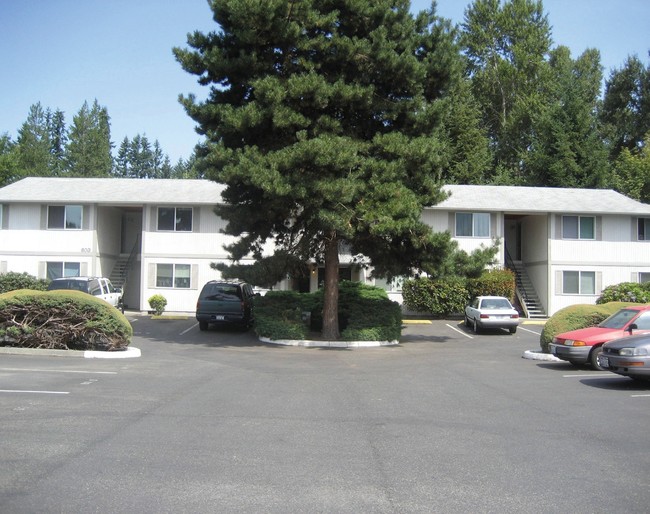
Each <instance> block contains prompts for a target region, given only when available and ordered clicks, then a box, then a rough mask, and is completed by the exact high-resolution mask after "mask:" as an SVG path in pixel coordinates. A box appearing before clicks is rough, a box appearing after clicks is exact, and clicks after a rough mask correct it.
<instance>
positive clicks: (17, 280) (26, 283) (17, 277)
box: [0, 271, 49, 294]
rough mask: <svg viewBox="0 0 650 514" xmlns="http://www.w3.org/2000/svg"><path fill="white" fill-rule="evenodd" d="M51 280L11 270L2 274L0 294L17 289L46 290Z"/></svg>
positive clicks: (0, 277) (0, 275)
mask: <svg viewBox="0 0 650 514" xmlns="http://www.w3.org/2000/svg"><path fill="white" fill-rule="evenodd" d="M48 283H49V280H46V279H44V278H36V277H34V276H32V275H30V274H29V273H16V272H15V271H10V272H8V273H2V274H0V294H2V293H7V292H9V291H16V290H17V289H33V290H35V291H45V290H46V289H47V285H48Z"/></svg>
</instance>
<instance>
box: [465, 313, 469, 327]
mask: <svg viewBox="0 0 650 514" xmlns="http://www.w3.org/2000/svg"><path fill="white" fill-rule="evenodd" d="M465 326H466V327H467V328H469V318H468V317H467V315H465Z"/></svg>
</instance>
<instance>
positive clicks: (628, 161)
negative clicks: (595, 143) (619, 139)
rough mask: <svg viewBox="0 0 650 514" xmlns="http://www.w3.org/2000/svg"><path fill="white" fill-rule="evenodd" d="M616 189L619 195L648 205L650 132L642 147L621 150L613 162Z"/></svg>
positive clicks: (649, 190)
mask: <svg viewBox="0 0 650 514" xmlns="http://www.w3.org/2000/svg"><path fill="white" fill-rule="evenodd" d="M613 166H614V175H615V179H616V189H617V190H618V191H620V192H621V193H623V194H625V195H627V196H629V197H630V198H634V199H635V200H639V201H641V202H644V203H650V132H648V133H647V134H646V138H645V141H644V142H643V144H642V145H639V146H638V147H636V148H634V149H632V150H630V149H629V148H623V149H622V150H621V153H620V154H619V155H618V157H617V158H616V161H615V162H614V165H613Z"/></svg>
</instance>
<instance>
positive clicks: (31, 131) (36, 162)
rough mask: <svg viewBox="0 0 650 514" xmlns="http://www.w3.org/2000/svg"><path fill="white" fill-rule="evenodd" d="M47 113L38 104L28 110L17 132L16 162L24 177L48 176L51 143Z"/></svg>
mask: <svg viewBox="0 0 650 514" xmlns="http://www.w3.org/2000/svg"><path fill="white" fill-rule="evenodd" d="M48 117H49V116H48V111H46V110H45V109H43V106H42V105H41V103H40V102H38V103H36V104H33V105H32V106H30V108H29V114H28V115H27V120H26V121H25V122H24V123H23V125H22V127H20V129H19V130H18V139H17V143H18V162H19V166H20V168H21V174H22V175H24V176H37V177H38V176H41V177H45V176H48V175H50V171H51V163H52V153H51V149H52V141H51V139H50V130H49V125H48Z"/></svg>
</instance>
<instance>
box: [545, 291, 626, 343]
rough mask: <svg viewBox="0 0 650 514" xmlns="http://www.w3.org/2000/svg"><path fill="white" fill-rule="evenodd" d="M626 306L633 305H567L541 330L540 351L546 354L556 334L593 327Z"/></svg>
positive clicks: (622, 303)
mask: <svg viewBox="0 0 650 514" xmlns="http://www.w3.org/2000/svg"><path fill="white" fill-rule="evenodd" d="M628 305H635V304H634V303H631V302H610V303H606V304H601V305H586V304H578V305H569V306H568V307H565V308H564V309H560V310H559V311H557V312H556V313H555V314H553V316H551V317H550V318H549V319H548V321H547V322H546V324H545V325H544V329H543V330H542V334H541V335H540V338H539V344H540V346H541V348H542V351H543V352H545V353H548V352H549V351H550V350H549V344H550V343H551V342H552V341H553V338H554V337H555V336H556V335H557V334H561V333H563V332H570V331H571V330H578V329H579V328H586V327H593V326H596V325H598V323H600V322H601V321H604V320H605V319H607V318H608V317H609V316H611V315H612V314H614V313H615V312H617V311H618V310H620V309H622V308H623V307H627V306H628Z"/></svg>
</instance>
